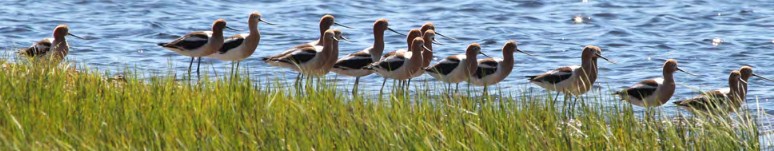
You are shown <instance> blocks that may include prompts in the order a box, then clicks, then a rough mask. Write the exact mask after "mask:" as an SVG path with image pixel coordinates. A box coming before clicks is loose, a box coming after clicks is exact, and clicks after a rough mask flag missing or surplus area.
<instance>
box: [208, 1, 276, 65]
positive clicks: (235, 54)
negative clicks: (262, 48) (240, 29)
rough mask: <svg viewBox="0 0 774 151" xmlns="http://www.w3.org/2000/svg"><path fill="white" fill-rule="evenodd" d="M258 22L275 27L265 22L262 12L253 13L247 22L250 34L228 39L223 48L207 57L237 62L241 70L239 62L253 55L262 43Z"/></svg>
mask: <svg viewBox="0 0 774 151" xmlns="http://www.w3.org/2000/svg"><path fill="white" fill-rule="evenodd" d="M258 22H264V23H266V24H269V25H274V24H273V23H270V22H267V21H265V20H263V18H261V13H260V12H253V13H251V14H250V17H249V19H248V21H247V23H248V27H249V28H250V33H243V34H238V35H234V36H231V37H229V38H227V39H226V40H225V41H224V42H223V47H221V48H220V49H219V50H218V51H217V52H215V53H212V54H211V55H209V56H207V57H211V58H215V59H218V60H223V61H237V68H239V61H241V60H243V59H245V58H247V57H250V56H251V55H253V53H254V52H255V49H256V48H257V47H258V43H260V42H261V32H260V31H259V30H258Z"/></svg>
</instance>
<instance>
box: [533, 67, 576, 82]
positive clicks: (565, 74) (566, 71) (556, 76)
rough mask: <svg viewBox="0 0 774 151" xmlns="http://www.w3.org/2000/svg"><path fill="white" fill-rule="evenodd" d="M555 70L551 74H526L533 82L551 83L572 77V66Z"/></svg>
mask: <svg viewBox="0 0 774 151" xmlns="http://www.w3.org/2000/svg"><path fill="white" fill-rule="evenodd" d="M556 70H558V71H556V72H554V73H551V74H542V75H539V76H528V78H529V80H531V81H535V82H548V83H551V84H556V83H559V82H562V81H564V80H567V79H569V78H570V77H572V68H570V67H562V68H559V69H556Z"/></svg>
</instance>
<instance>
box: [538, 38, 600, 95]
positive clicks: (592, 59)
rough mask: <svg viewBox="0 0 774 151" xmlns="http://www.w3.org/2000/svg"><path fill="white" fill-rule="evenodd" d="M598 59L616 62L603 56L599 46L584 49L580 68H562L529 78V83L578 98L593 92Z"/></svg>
mask: <svg viewBox="0 0 774 151" xmlns="http://www.w3.org/2000/svg"><path fill="white" fill-rule="evenodd" d="M597 58H602V59H605V60H606V61H608V62H610V63H614V64H615V62H614V61H612V60H610V59H607V58H606V57H604V56H602V49H600V48H599V47H597V46H586V47H585V48H583V52H582V55H581V65H580V66H577V65H576V66H567V67H561V68H558V69H555V70H552V71H549V72H546V73H544V74H541V75H537V76H527V78H529V81H530V82H532V83H534V84H536V85H538V86H540V87H542V88H544V89H546V90H550V91H556V92H560V93H564V94H565V95H573V96H578V95H582V94H584V93H586V92H588V91H589V90H591V87H592V85H593V84H594V82H596V80H597V73H598V69H597Z"/></svg>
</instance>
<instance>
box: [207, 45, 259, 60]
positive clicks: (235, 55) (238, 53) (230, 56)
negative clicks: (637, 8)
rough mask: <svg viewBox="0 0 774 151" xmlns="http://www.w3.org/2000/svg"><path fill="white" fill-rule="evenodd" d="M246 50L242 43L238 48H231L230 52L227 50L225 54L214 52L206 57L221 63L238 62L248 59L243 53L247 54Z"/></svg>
mask: <svg viewBox="0 0 774 151" xmlns="http://www.w3.org/2000/svg"><path fill="white" fill-rule="evenodd" d="M246 49H247V47H246V46H245V43H242V44H241V45H239V46H238V47H236V48H233V49H232V50H229V51H227V52H226V53H222V54H221V53H220V52H215V53H213V54H211V55H209V56H207V57H210V58H215V59H218V60H223V61H239V60H243V59H246V58H247V57H250V56H247V55H246V54H245V52H247V50H246Z"/></svg>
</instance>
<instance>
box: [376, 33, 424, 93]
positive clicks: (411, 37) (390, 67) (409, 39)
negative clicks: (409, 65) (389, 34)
mask: <svg viewBox="0 0 774 151" xmlns="http://www.w3.org/2000/svg"><path fill="white" fill-rule="evenodd" d="M415 38H422V32H421V31H420V30H419V29H412V30H410V31H409V33H408V36H406V44H408V48H406V49H398V50H395V51H392V52H389V53H387V54H384V55H383V56H382V59H380V60H379V61H377V62H382V63H387V66H386V67H384V68H385V69H386V70H385V71H382V72H376V71H375V72H376V74H379V75H380V76H382V77H384V80H383V81H382V88H381V89H380V92H381V91H382V90H384V85H385V84H386V83H387V77H388V76H389V75H387V76H385V74H390V73H391V71H392V70H393V68H394V69H397V68H398V67H400V65H403V62H402V61H400V60H392V61H387V60H386V59H387V58H394V57H395V55H397V54H402V53H407V52H410V49H411V47H412V46H413V45H411V43H413V42H414V39H415ZM423 42H424V40H423ZM377 62H374V63H377ZM374 63H372V64H370V65H368V66H366V67H364V68H363V69H367V70H373V68H372V67H373V64H374ZM391 64H392V65H391ZM398 64H400V65H398Z"/></svg>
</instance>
